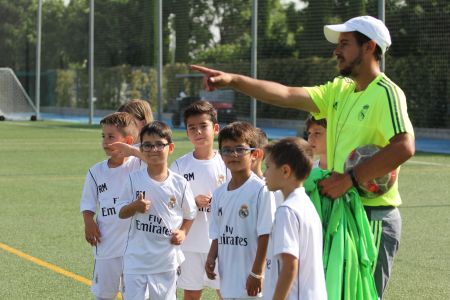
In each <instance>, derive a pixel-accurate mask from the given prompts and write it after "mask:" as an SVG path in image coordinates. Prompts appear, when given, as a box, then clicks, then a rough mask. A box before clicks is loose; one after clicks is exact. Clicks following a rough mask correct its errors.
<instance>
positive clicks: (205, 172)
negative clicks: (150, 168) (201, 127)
mask: <svg viewBox="0 0 450 300" xmlns="http://www.w3.org/2000/svg"><path fill="white" fill-rule="evenodd" d="M170 169H171V170H172V171H174V172H175V173H177V174H180V175H181V176H183V177H184V178H185V179H186V180H187V181H188V182H189V185H190V186H191V189H192V193H193V194H194V197H196V196H197V195H206V196H208V195H211V196H212V193H213V192H214V191H215V189H216V188H217V187H218V186H220V185H221V184H222V183H224V182H227V181H228V180H229V178H230V173H229V170H228V169H227V167H226V166H225V163H224V162H223V160H222V158H221V157H220V155H219V154H218V153H216V155H214V157H213V158H212V159H209V160H199V159H196V158H195V157H194V154H193V152H189V153H187V154H185V155H184V156H182V157H180V158H178V159H177V160H176V161H174V162H173V163H172V165H171V166H170ZM210 218H211V207H205V208H198V212H197V216H196V217H195V220H194V223H193V224H192V227H191V229H190V231H189V234H188V235H187V237H186V240H185V241H184V242H183V244H182V245H181V248H182V249H183V250H184V251H190V252H201V253H208V251H209V246H210V245H211V239H210V238H209V220H210Z"/></svg>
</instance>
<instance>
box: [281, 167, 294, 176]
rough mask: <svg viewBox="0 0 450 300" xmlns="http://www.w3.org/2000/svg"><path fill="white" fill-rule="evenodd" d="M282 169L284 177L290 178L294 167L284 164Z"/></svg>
mask: <svg viewBox="0 0 450 300" xmlns="http://www.w3.org/2000/svg"><path fill="white" fill-rule="evenodd" d="M281 171H282V172H283V177H284V178H288V177H290V176H291V173H292V169H291V167H290V166H289V165H282V166H281Z"/></svg>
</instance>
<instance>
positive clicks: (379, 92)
mask: <svg viewBox="0 0 450 300" xmlns="http://www.w3.org/2000/svg"><path fill="white" fill-rule="evenodd" d="M355 86H356V85H355V83H354V82H353V80H351V79H350V78H345V77H336V78H335V79H334V80H333V81H332V82H328V83H326V84H324V85H320V86H316V87H307V88H306V90H307V91H308V93H309V95H310V96H311V98H312V100H313V101H314V103H315V104H316V106H317V107H318V109H319V113H315V114H313V115H314V117H315V118H317V119H322V118H326V119H327V165H328V169H329V170H334V171H336V172H339V173H343V172H344V163H345V161H346V159H347V157H348V155H349V154H350V152H351V151H352V150H353V149H355V148H357V147H360V146H363V145H367V144H375V145H378V146H380V147H385V146H386V145H387V144H389V140H390V139H391V138H392V137H394V136H395V135H397V134H400V133H404V132H407V133H410V134H412V135H414V130H413V127H412V125H411V121H410V120H409V117H408V112H407V107H406V98H405V94H404V93H403V91H402V90H401V89H400V88H399V87H398V86H397V85H396V84H395V83H393V82H392V81H391V80H390V79H389V78H388V77H387V76H386V75H385V74H383V73H380V74H379V75H378V76H377V77H376V78H375V79H374V80H373V81H372V82H371V83H370V84H369V86H368V87H367V88H366V89H365V90H364V91H360V92H354V90H355ZM361 199H362V202H363V204H364V205H367V206H387V205H393V206H399V205H400V204H401V199H400V194H399V193H398V181H397V182H396V183H395V184H394V186H393V187H392V188H391V189H390V190H389V191H388V192H387V193H386V194H384V195H382V196H381V197H378V198H373V199H366V198H361Z"/></svg>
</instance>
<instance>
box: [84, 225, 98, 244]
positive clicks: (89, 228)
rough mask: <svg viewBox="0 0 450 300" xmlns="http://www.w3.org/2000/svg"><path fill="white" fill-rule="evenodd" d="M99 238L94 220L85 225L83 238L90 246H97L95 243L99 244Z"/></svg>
mask: <svg viewBox="0 0 450 300" xmlns="http://www.w3.org/2000/svg"><path fill="white" fill-rule="evenodd" d="M100 236H101V235H100V230H99V228H98V225H97V223H95V221H94V220H92V222H91V221H89V222H86V223H85V225H84V237H85V239H86V241H87V242H88V243H89V244H90V245H91V246H97V243H100Z"/></svg>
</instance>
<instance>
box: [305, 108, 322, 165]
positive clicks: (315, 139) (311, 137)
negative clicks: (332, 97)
mask: <svg viewBox="0 0 450 300" xmlns="http://www.w3.org/2000/svg"><path fill="white" fill-rule="evenodd" d="M305 129H306V135H307V136H308V143H309V144H310V145H311V147H312V149H313V154H314V156H315V157H317V160H315V161H314V163H313V168H321V169H323V170H326V169H327V120H326V119H319V120H317V119H316V118H314V117H313V116H312V115H309V117H308V118H307V119H306V121H305Z"/></svg>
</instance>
